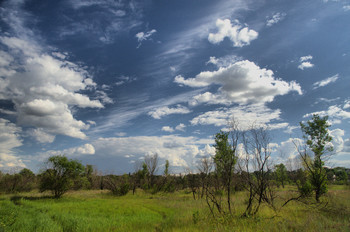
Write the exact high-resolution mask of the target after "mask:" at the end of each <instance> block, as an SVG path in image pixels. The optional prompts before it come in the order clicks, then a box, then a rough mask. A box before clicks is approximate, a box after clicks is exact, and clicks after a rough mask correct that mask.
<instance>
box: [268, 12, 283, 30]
mask: <svg viewBox="0 0 350 232" xmlns="http://www.w3.org/2000/svg"><path fill="white" fill-rule="evenodd" d="M286 15H287V14H286V13H280V12H277V13H276V14H274V15H273V16H272V17H270V18H268V19H267V21H266V26H268V27H271V26H272V25H274V24H276V23H278V22H279V21H281V20H283V19H284V18H285V17H286Z"/></svg>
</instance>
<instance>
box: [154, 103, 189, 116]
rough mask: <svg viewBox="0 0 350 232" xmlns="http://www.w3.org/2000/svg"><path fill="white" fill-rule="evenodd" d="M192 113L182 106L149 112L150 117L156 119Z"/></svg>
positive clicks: (161, 108)
mask: <svg viewBox="0 0 350 232" xmlns="http://www.w3.org/2000/svg"><path fill="white" fill-rule="evenodd" d="M190 112H191V111H190V110H189V109H188V108H187V107H185V106H181V105H177V106H176V107H175V108H169V107H167V106H164V107H159V108H157V109H155V110H153V111H150V112H148V115H150V116H151V117H152V118H154V119H161V118H162V117H164V116H167V115H170V114H188V113H190Z"/></svg>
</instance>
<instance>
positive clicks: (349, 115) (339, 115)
mask: <svg viewBox="0 0 350 232" xmlns="http://www.w3.org/2000/svg"><path fill="white" fill-rule="evenodd" d="M314 114H318V115H320V116H321V117H324V116H329V122H330V123H331V124H332V125H333V124H340V123H341V122H342V120H345V119H350V112H348V111H345V110H343V109H341V108H340V107H339V106H337V105H334V106H330V107H328V109H327V110H323V111H317V112H313V113H309V114H305V115H304V116H303V118H307V117H311V116H312V115H314Z"/></svg>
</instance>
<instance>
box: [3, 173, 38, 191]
mask: <svg viewBox="0 0 350 232" xmlns="http://www.w3.org/2000/svg"><path fill="white" fill-rule="evenodd" d="M35 185H36V177H35V174H34V173H33V172H32V171H31V170H29V169H27V168H24V169H22V170H21V171H20V172H19V173H16V174H12V175H11V174H6V175H3V176H2V178H1V180H0V191H2V192H7V193H16V192H29V191H31V190H33V189H34V188H35Z"/></svg>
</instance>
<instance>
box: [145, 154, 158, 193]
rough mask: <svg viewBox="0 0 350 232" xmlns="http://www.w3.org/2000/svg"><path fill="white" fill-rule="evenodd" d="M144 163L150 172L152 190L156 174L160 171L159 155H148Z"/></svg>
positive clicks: (149, 179) (149, 183) (149, 182)
mask: <svg viewBox="0 0 350 232" xmlns="http://www.w3.org/2000/svg"><path fill="white" fill-rule="evenodd" d="M144 162H145V164H146V166H147V170H148V185H149V186H148V187H149V188H151V187H153V185H154V174H155V173H156V172H157V170H158V154H157V153H155V154H153V155H146V156H145V161H144Z"/></svg>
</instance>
